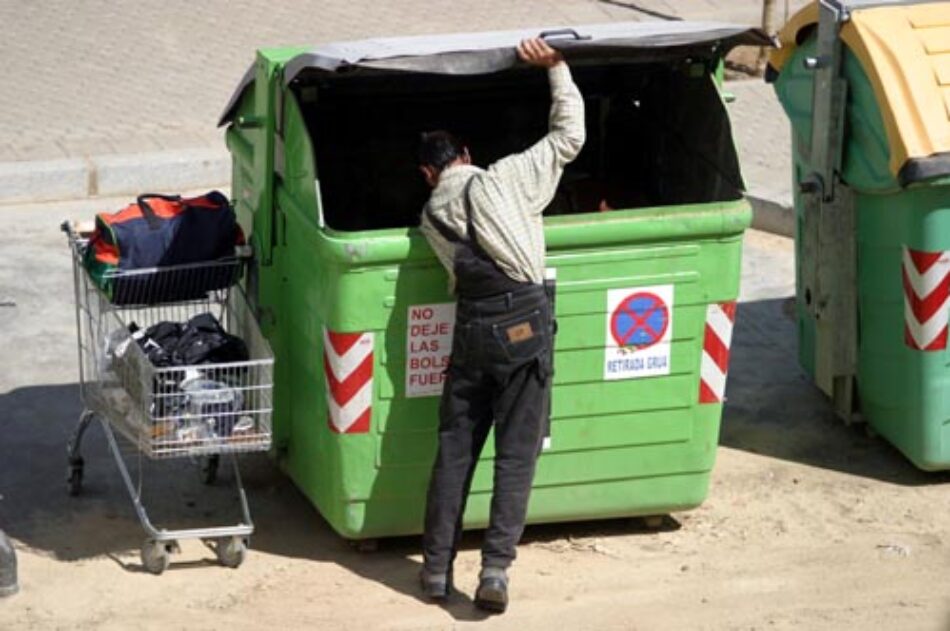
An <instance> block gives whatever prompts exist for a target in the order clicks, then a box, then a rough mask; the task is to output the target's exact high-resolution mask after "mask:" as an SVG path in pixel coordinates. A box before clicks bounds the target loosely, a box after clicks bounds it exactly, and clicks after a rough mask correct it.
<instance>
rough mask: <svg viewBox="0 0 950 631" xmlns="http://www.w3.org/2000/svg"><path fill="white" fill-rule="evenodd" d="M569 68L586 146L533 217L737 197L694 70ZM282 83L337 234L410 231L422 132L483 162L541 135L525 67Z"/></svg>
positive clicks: (711, 106)
mask: <svg viewBox="0 0 950 631" xmlns="http://www.w3.org/2000/svg"><path fill="white" fill-rule="evenodd" d="M572 72H573V75H574V78H575V81H576V82H577V84H578V86H579V87H580V89H581V92H582V94H583V95H584V99H585V102H586V106H587V114H586V116H587V143H586V144H585V146H584V150H583V151H582V153H581V154H580V156H579V157H578V159H577V160H576V161H574V162H573V163H572V164H570V165H569V166H568V167H567V170H566V171H565V174H564V177H563V178H562V181H561V184H560V186H559V189H558V192H557V194H556V196H555V198H554V199H553V200H552V202H551V204H550V205H549V206H548V208H547V209H546V211H545V213H546V214H548V215H560V214H573V213H586V212H596V211H603V210H609V209H631V208H641V207H650V206H665V205H673V204H686V203H701V202H716V201H731V200H735V199H739V198H740V197H741V194H742V193H741V191H742V181H741V177H740V175H739V167H738V160H737V157H736V152H735V147H734V145H733V141H732V134H731V130H730V127H729V120H728V117H727V113H726V111H725V107H724V105H723V103H722V101H721V99H720V96H719V94H718V91H717V89H716V86H715V84H714V83H713V81H712V80H711V78H710V75H709V74H708V72H707V69H706V68H705V67H704V66H703V65H701V64H698V63H691V62H688V61H685V60H684V61H683V62H681V63H675V64H670V63H668V62H667V63H629V62H620V63H605V62H604V61H603V60H601V61H600V62H599V63H596V64H593V63H590V62H588V63H585V64H577V65H573V66H572ZM291 87H292V89H293V91H294V93H295V94H296V96H297V99H298V103H299V104H300V107H301V111H302V114H303V116H304V119H305V120H306V123H307V126H308V129H309V133H310V135H311V138H313V139H314V142H313V146H314V152H315V156H314V157H315V163H316V171H317V179H318V183H319V188H320V193H321V197H322V207H323V215H324V221H325V222H326V224H327V225H328V226H329V227H330V228H333V229H336V230H346V231H352V230H366V229H380V228H393V227H406V226H415V225H418V222H419V215H420V211H421V209H422V207H423V204H424V203H425V201H426V199H427V197H428V194H429V190H428V188H427V187H426V185H425V183H424V181H423V179H422V177H421V175H420V174H419V171H418V167H417V161H416V153H417V147H418V142H419V135H420V133H421V132H422V131H428V130H432V129H447V130H450V131H452V132H454V133H456V134H457V135H459V136H460V137H461V138H462V140H463V141H464V142H465V143H466V144H468V146H469V148H470V150H471V153H472V159H473V162H474V163H475V164H477V165H479V166H482V167H485V166H488V165H489V164H491V163H492V162H494V161H495V160H497V159H499V158H501V157H504V156H505V155H508V154H510V153H512V152H517V151H522V150H524V149H527V148H528V147H530V146H531V145H532V144H533V143H534V142H536V141H537V140H539V139H540V138H541V137H542V136H543V135H544V134H545V133H547V129H548V111H549V107H550V90H549V87H548V81H547V76H546V74H545V73H544V72H540V71H537V70H535V69H527V70H526V69H524V68H515V69H509V70H505V71H502V72H496V73H492V74H479V75H438V74H428V73H406V72H398V73H392V72H379V71H373V70H357V71H354V72H350V73H337V74H327V73H325V72H313V73H306V72H305V73H302V74H301V75H300V76H299V77H298V78H297V79H296V80H295V81H294V82H293V83H292V86H291Z"/></svg>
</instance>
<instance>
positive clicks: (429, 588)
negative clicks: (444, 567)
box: [419, 568, 452, 600]
mask: <svg viewBox="0 0 950 631" xmlns="http://www.w3.org/2000/svg"><path fill="white" fill-rule="evenodd" d="M419 582H420V583H421V584H422V593H423V594H425V595H426V597H427V598H428V599H430V600H445V599H446V598H448V597H449V594H451V593H452V571H451V570H449V571H448V572H429V571H428V570H426V569H425V568H422V570H421V571H420V572H419Z"/></svg>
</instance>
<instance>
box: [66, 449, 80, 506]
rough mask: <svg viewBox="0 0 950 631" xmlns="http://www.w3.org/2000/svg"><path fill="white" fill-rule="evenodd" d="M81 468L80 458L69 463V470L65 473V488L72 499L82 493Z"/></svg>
mask: <svg viewBox="0 0 950 631" xmlns="http://www.w3.org/2000/svg"><path fill="white" fill-rule="evenodd" d="M82 468H83V461H82V458H74V459H73V460H71V461H70V462H69V470H68V472H67V473H66V488H67V490H68V491H69V494H70V495H72V496H73V497H75V496H76V495H79V494H80V493H81V492H82Z"/></svg>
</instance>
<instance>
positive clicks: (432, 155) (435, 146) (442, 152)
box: [419, 129, 472, 188]
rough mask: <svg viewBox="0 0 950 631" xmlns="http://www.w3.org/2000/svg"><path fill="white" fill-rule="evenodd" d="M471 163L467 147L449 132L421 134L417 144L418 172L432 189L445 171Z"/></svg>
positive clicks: (438, 131) (440, 131)
mask: <svg viewBox="0 0 950 631" xmlns="http://www.w3.org/2000/svg"><path fill="white" fill-rule="evenodd" d="M471 163H472V159H471V157H470V156H469V154H468V147H466V146H465V145H463V144H462V143H461V142H459V139H458V138H456V137H455V136H453V135H452V134H450V133H449V132H447V131H443V130H441V129H439V130H436V131H427V132H423V134H422V139H421V141H420V143H419V170H420V171H422V175H423V176H424V177H425V179H426V183H427V184H428V185H429V186H431V187H432V188H435V186H436V184H438V183H439V175H441V174H442V171H444V170H445V169H447V168H449V167H451V166H455V165H456V164H471Z"/></svg>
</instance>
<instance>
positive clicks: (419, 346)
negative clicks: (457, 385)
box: [406, 302, 455, 397]
mask: <svg viewBox="0 0 950 631" xmlns="http://www.w3.org/2000/svg"><path fill="white" fill-rule="evenodd" d="M453 326H455V304H454V303H451V302H449V303H444V304H434V305H412V306H410V307H409V317H408V325H407V329H406V396H407V397H432V396H439V395H440V394H442V384H443V383H445V369H446V368H448V367H449V355H450V354H451V351H452V327H453Z"/></svg>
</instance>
